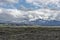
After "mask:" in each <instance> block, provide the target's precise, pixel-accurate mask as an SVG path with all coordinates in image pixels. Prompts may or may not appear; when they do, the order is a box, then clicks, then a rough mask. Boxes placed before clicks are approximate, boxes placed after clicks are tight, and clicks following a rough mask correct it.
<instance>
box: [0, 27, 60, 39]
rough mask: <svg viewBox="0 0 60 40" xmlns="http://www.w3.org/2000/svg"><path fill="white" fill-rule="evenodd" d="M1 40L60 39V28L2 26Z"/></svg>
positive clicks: (0, 31)
mask: <svg viewBox="0 0 60 40" xmlns="http://www.w3.org/2000/svg"><path fill="white" fill-rule="evenodd" d="M0 40H60V30H47V29H41V28H0Z"/></svg>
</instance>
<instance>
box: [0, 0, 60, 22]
mask: <svg viewBox="0 0 60 40" xmlns="http://www.w3.org/2000/svg"><path fill="white" fill-rule="evenodd" d="M37 19H43V20H57V21H60V0H0V20H4V21H13V22H24V21H27V20H29V21H34V20H37Z"/></svg>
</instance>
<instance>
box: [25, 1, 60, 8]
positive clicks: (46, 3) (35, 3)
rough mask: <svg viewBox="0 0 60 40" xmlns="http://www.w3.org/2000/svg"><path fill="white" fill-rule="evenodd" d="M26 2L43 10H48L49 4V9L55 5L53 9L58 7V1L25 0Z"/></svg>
mask: <svg viewBox="0 0 60 40" xmlns="http://www.w3.org/2000/svg"><path fill="white" fill-rule="evenodd" d="M26 2H27V3H31V4H33V5H36V6H39V7H41V6H42V7H44V8H48V5H50V4H51V7H52V6H55V5H56V6H55V8H56V7H60V0H26ZM53 4H54V5H53Z"/></svg>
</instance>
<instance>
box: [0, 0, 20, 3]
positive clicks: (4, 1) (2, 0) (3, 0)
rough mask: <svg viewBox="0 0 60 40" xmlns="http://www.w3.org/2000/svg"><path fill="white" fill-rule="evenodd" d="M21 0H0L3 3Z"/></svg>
mask: <svg viewBox="0 0 60 40" xmlns="http://www.w3.org/2000/svg"><path fill="white" fill-rule="evenodd" d="M18 1H19V0H0V2H1V3H17V2H18Z"/></svg>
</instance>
